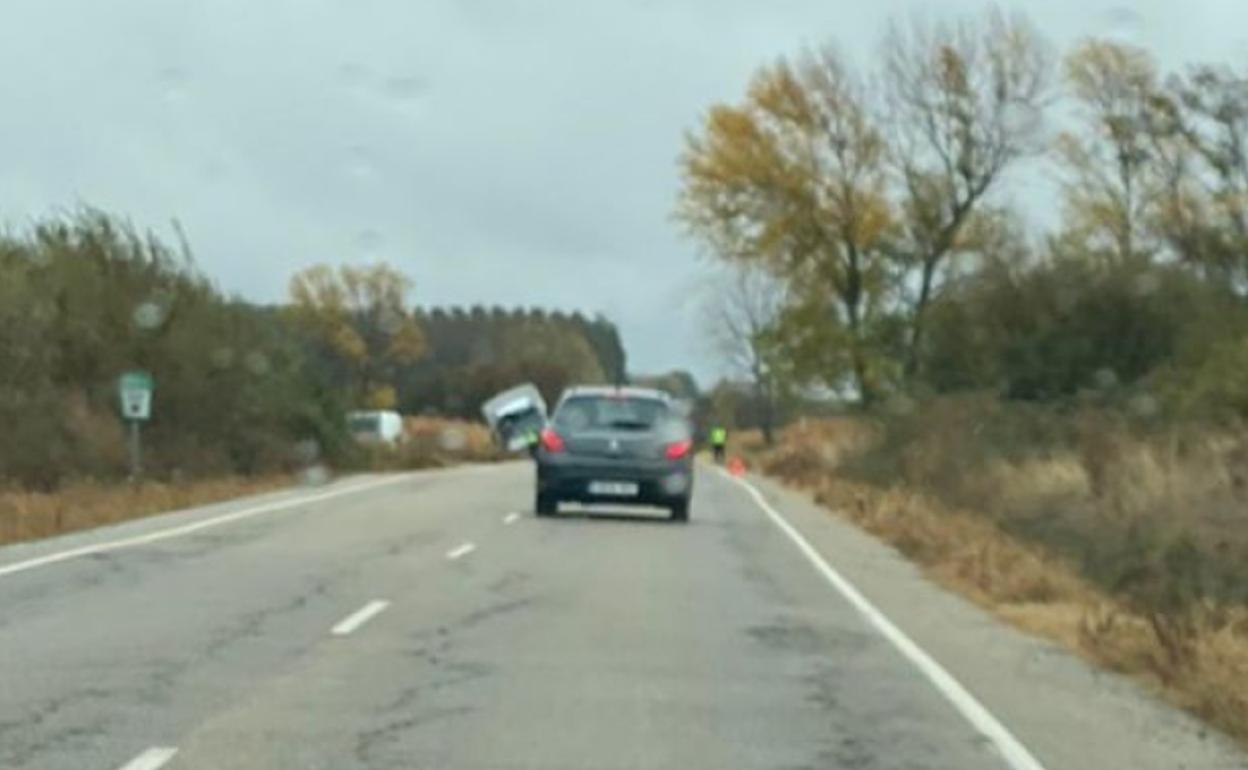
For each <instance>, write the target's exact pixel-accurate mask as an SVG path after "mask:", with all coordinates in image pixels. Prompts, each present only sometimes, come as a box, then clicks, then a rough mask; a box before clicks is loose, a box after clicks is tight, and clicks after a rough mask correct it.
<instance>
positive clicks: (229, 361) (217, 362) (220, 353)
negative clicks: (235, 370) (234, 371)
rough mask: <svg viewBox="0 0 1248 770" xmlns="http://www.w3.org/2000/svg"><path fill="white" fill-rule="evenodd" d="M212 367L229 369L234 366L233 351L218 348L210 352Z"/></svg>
mask: <svg viewBox="0 0 1248 770" xmlns="http://www.w3.org/2000/svg"><path fill="white" fill-rule="evenodd" d="M209 359H210V360H211V361H212V365H213V367H215V368H217V369H229V368H230V367H231V366H233V365H234V349H233V348H230V347H219V348H217V349H216V350H214V351H212V355H211V356H210V357H209Z"/></svg>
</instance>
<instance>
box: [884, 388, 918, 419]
mask: <svg viewBox="0 0 1248 770" xmlns="http://www.w3.org/2000/svg"><path fill="white" fill-rule="evenodd" d="M917 408H918V404H916V403H915V401H914V399H913V398H910V397H909V396H907V395H905V394H904V393H898V394H896V395H894V396H892V397H890V398H889V399H888V401H886V402H885V403H884V409H885V411H887V412H888V413H889V414H892V415H896V416H898V417H905V416H906V415H910V414H913V413H914V411H915V409H917Z"/></svg>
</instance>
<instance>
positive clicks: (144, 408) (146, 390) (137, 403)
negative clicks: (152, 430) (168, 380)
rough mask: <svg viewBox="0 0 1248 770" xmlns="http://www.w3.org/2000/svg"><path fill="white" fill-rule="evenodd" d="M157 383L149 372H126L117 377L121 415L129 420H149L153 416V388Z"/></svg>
mask: <svg viewBox="0 0 1248 770" xmlns="http://www.w3.org/2000/svg"><path fill="white" fill-rule="evenodd" d="M154 387H155V383H153V382H152V375H150V374H148V373H147V372H141V371H133V372H126V373H124V374H122V375H121V376H120V377H118V378H117V392H118V395H119V396H120V397H121V416H122V417H124V418H126V419H127V420H147V419H150V418H151V416H152V390H153V389H154Z"/></svg>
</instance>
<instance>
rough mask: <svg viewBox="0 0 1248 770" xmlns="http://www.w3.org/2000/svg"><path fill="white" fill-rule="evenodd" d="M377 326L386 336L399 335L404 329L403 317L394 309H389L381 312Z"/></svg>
mask: <svg viewBox="0 0 1248 770" xmlns="http://www.w3.org/2000/svg"><path fill="white" fill-rule="evenodd" d="M377 325H378V326H380V327H381V330H382V331H383V332H385V333H386V334H398V333H399V330H400V329H402V328H403V316H402V315H401V314H400V313H399V312H398V311H397V310H394V309H391V308H387V309H385V310H383V311H382V312H381V317H380V318H378V319H377Z"/></svg>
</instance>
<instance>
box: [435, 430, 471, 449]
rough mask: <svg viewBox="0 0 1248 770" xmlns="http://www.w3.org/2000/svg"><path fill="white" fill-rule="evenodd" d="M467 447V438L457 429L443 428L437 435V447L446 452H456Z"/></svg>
mask: <svg viewBox="0 0 1248 770" xmlns="http://www.w3.org/2000/svg"><path fill="white" fill-rule="evenodd" d="M467 445H468V437H467V436H465V435H464V432H463V431H462V430H460V429H459V428H445V429H443V430H442V431H441V432H440V433H438V446H440V447H441V448H442V449H444V450H445V451H447V452H458V451H459V450H461V449H463V448H464V447H465V446H467Z"/></svg>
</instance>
